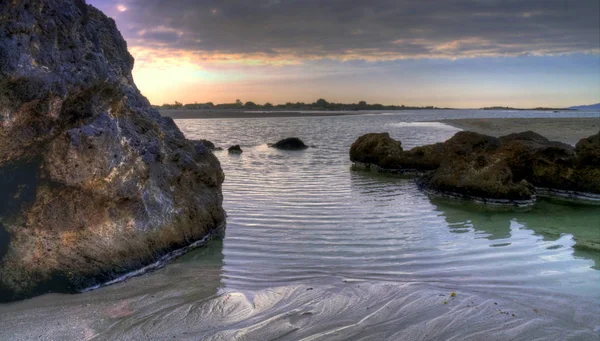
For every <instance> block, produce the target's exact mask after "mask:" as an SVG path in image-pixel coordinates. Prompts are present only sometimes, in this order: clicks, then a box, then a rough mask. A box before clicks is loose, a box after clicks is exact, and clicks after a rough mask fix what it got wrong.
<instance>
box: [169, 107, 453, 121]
mask: <svg viewBox="0 0 600 341" xmlns="http://www.w3.org/2000/svg"><path fill="white" fill-rule="evenodd" d="M415 110H420V109H415ZM436 110H458V109H436ZM390 111H395V110H382V111H381V110H380V111H373V110H353V111H347V110H323V111H316V110H315V111H299V110H295V111H294V110H290V111H286V110H268V111H267V110H227V109H216V110H208V109H206V110H197V109H196V110H194V109H171V110H160V113H161V115H163V116H168V117H171V118H173V119H210V118H266V117H321V116H352V115H368V114H381V113H383V112H390Z"/></svg>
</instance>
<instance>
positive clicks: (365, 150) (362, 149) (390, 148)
mask: <svg viewBox="0 0 600 341" xmlns="http://www.w3.org/2000/svg"><path fill="white" fill-rule="evenodd" d="M401 155H402V143H401V142H400V141H396V140H394V139H393V138H391V137H390V134H388V133H371V134H366V135H363V136H361V137H359V138H358V139H357V140H356V141H355V142H354V143H353V144H352V146H351V147H350V160H352V161H353V162H361V163H366V164H373V165H376V166H378V167H381V168H393V165H394V164H395V162H396V160H398V159H399V158H400V157H401Z"/></svg>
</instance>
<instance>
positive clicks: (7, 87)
mask: <svg viewBox="0 0 600 341" xmlns="http://www.w3.org/2000/svg"><path fill="white" fill-rule="evenodd" d="M132 68H133V58H132V57H131V55H130V54H129V53H128V51H127V45H126V43H125V40H123V38H122V37H121V35H120V33H119V31H118V30H117V28H116V26H115V23H114V21H113V20H112V19H110V18H108V17H106V16H105V15H104V14H102V13H101V12H100V11H99V10H97V9H95V8H93V7H91V6H87V5H86V4H85V2H84V1H82V0H31V1H27V2H23V1H8V2H4V3H3V4H2V5H1V6H0V185H1V188H2V190H0V199H2V200H0V201H1V202H0V222H1V227H0V248H1V249H2V251H1V252H0V257H1V258H0V301H7V300H12V299H18V298H23V297H28V296H32V295H35V294H40V293H44V292H47V291H61V292H72V291H75V290H78V289H82V288H84V287H88V286H92V285H95V284H98V283H99V282H102V281H107V280H110V279H113V278H115V277H116V276H119V275H120V274H123V273H124V272H127V271H130V270H133V269H135V268H137V267H140V266H143V265H147V264H149V263H152V262H154V261H155V260H157V259H158V258H159V257H161V256H162V255H164V254H165V253H167V252H169V251H171V250H173V249H177V248H180V247H183V246H186V245H188V244H190V243H192V242H194V241H196V240H199V239H202V238H204V237H205V236H207V235H208V234H210V233H211V231H213V230H215V229H216V228H217V227H218V226H219V225H222V223H223V222H224V220H225V212H224V210H223V208H222V194H221V184H222V182H223V179H224V175H223V172H222V170H221V167H220V164H219V161H218V160H217V158H216V157H215V156H214V155H213V154H212V153H210V152H202V151H199V150H198V149H197V148H196V146H195V145H194V143H192V142H190V141H188V140H186V139H185V137H184V136H183V134H182V133H181V132H180V131H179V129H178V128H177V126H176V125H175V123H174V122H173V120H172V119H170V118H165V117H161V116H160V114H159V113H158V112H157V111H156V110H154V109H152V107H151V106H150V103H149V102H148V100H147V99H146V98H145V97H143V96H142V95H141V94H140V92H139V91H138V89H137V87H136V86H135V84H134V83H133V78H132V76H131V70H132Z"/></svg>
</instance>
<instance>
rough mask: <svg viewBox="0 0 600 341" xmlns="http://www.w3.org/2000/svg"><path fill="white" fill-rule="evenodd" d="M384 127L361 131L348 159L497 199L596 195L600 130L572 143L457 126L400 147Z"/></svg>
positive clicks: (429, 185) (430, 186) (454, 192)
mask: <svg viewBox="0 0 600 341" xmlns="http://www.w3.org/2000/svg"><path fill="white" fill-rule="evenodd" d="M400 145H401V144H400V142H399V141H396V140H394V139H392V138H391V137H390V136H389V135H388V134H387V133H381V134H366V135H363V136H361V137H359V138H358V139H357V140H356V142H354V144H353V145H352V147H351V148H350V159H351V160H352V161H354V162H356V163H366V164H371V165H375V166H376V167H377V168H378V169H380V170H384V171H389V172H399V173H406V172H414V171H418V172H420V173H421V175H422V177H421V178H420V179H419V181H418V182H419V184H420V185H421V186H422V187H423V188H424V189H425V190H427V191H430V192H435V193H438V194H443V195H446V196H451V197H458V198H463V199H470V200H476V201H483V202H490V203H500V204H518V205H523V204H530V203H533V202H534V201H535V198H536V195H552V196H563V197H575V198H578V199H589V200H600V133H599V134H598V135H594V136H591V137H589V138H587V139H582V140H581V141H580V142H579V143H578V144H577V146H576V148H573V147H572V146H569V145H567V144H564V143H561V142H553V141H549V140H548V139H546V138H545V137H543V136H541V135H539V134H536V133H534V132H531V131H528V132H523V133H519V134H511V135H508V136H503V137H500V138H495V137H491V136H486V135H481V134H477V133H473V132H465V131H463V132H458V133H457V134H456V135H454V136H453V137H452V138H451V139H449V140H448V141H446V142H444V143H436V144H433V145H428V146H422V147H417V148H414V149H412V150H408V151H404V150H402V148H401V147H400Z"/></svg>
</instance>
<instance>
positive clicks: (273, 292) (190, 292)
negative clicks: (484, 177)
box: [0, 111, 600, 340]
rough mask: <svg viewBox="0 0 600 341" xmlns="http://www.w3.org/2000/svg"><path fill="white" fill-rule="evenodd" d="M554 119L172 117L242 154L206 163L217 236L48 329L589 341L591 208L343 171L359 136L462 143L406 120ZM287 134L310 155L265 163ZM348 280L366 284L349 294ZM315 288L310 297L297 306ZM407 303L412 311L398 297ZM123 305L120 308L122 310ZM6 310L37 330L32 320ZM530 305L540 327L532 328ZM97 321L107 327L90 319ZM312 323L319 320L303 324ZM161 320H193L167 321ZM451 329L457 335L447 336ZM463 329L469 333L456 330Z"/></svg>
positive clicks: (596, 282) (594, 303)
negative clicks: (498, 203) (482, 197)
mask: <svg viewBox="0 0 600 341" xmlns="http://www.w3.org/2000/svg"><path fill="white" fill-rule="evenodd" d="M565 115H573V114H565V113H536V112H480V111H476V112H469V111H463V112H459V111H419V112H416V113H413V112H401V113H398V114H390V115H377V116H374V115H365V116H338V117H310V118H267V119H260V118H252V119H210V120H178V121H176V123H177V124H178V126H179V127H180V128H181V130H182V131H183V132H184V133H185V135H186V136H187V137H188V138H191V139H200V138H203V139H208V140H211V141H213V142H214V143H215V144H216V145H217V146H221V147H224V148H225V149H226V148H227V147H228V146H230V145H232V144H240V145H241V147H242V149H243V150H244V152H243V154H241V155H239V156H236V155H228V154H227V152H226V151H220V152H216V155H217V156H218V158H219V159H220V160H221V164H222V167H223V169H224V171H225V174H226V180H225V183H224V186H223V194H224V203H223V204H224V207H225V209H226V210H227V212H228V218H227V230H226V233H225V235H224V237H223V239H222V240H215V241H212V242H210V243H209V245H207V246H206V247H203V248H201V249H199V250H196V251H194V252H192V253H190V254H188V255H186V256H184V257H183V258H181V259H179V260H177V261H176V262H175V263H174V264H171V265H168V266H167V267H166V268H165V269H162V270H159V271H157V272H154V273H151V274H147V275H145V276H143V277H142V278H136V279H132V280H130V281H127V282H125V283H121V284H118V285H116V286H112V287H108V288H104V289H100V290H97V291H94V292H90V293H85V294H83V295H78V296H75V297H77V299H76V300H77V302H74V303H72V304H71V303H64V307H63V308H59V309H55V310H53V312H52V314H54V315H56V316H62V315H61V314H72V313H77V314H82V316H87V317H83V318H82V319H83V320H84V321H86V322H85V323H84V324H85V328H87V329H85V328H83V327H81V325H76V327H77V326H79V328H80V329H81V328H83V329H81V330H84V329H85V330H86V332H85V333H83V332H82V334H68V333H67V334H65V333H63V334H61V332H60V330H58V331H57V334H56V335H59V336H64V337H66V336H69V337H70V336H73V335H76V336H79V335H80V336H85V337H87V338H88V339H93V338H94V337H95V338H97V339H104V338H111V337H115V336H116V335H120V336H123V335H126V334H127V335H129V337H131V338H132V339H136V338H139V337H143V336H144V335H146V336H148V335H147V334H144V333H145V332H148V331H150V333H151V334H149V335H152V333H157V334H160V335H163V336H164V337H167V336H170V335H173V336H177V338H186V337H183V336H182V334H181V333H179V332H181V331H182V330H188V331H189V334H185V335H187V336H189V338H190V339H205V338H206V339H210V338H213V339H223V340H227V339H240V340H241V339H256V338H261V339H274V338H276V337H279V338H282V339H297V338H300V336H302V337H307V339H311V337H312V338H317V339H335V337H339V338H340V339H345V338H356V339H359V338H362V339H386V338H387V339H399V334H398V331H399V330H402V332H403V333H405V334H402V335H405V336H406V335H412V337H411V338H415V339H418V338H419V337H420V339H429V338H428V337H426V336H423V335H430V337H432V338H434V339H436V338H439V339H445V338H449V337H453V336H457V335H462V336H461V338H468V337H472V338H473V339H478V338H480V337H482V335H485V334H477V333H479V332H482V330H486V331H487V330H490V331H491V330H492V329H493V328H506V329H507V330H510V331H512V332H513V333H514V334H512V336H511V334H498V335H504V337H508V338H510V337H515V336H518V337H519V338H523V339H527V337H526V335H529V334H528V333H536V332H539V331H540V329H539V326H554V327H553V328H557V329H556V330H555V331H553V332H551V333H550V332H549V333H550V334H548V335H553V334H552V333H555V334H556V335H557V337H558V336H560V337H558V339H562V338H563V336H566V335H567V334H569V333H571V332H573V333H575V334H574V335H570V337H573V339H595V338H596V337H597V336H598V337H600V318H599V317H598V316H600V315H599V314H600V271H599V269H600V206H584V205H573V204H570V205H568V204H564V203H558V202H552V201H541V202H539V203H538V204H537V205H536V206H535V207H533V208H530V209H527V210H520V211H517V210H514V209H490V208H486V207H482V206H480V205H474V204H464V203H459V202H454V201H447V200H442V199H435V198H429V197H428V196H427V195H425V194H423V193H422V192H420V191H419V190H418V189H417V187H416V186H415V184H414V182H413V180H412V179H411V178H402V177H394V176H389V175H381V174H376V173H372V172H364V171H353V170H351V163H350V161H349V159H348V151H349V147H350V145H351V144H352V142H353V141H354V140H355V139H356V138H357V137H358V136H360V135H362V134H364V133H367V132H381V131H387V132H389V133H390V134H391V136H392V137H394V138H396V139H400V140H402V143H403V146H404V147H405V148H411V147H414V146H418V145H424V144H430V143H434V142H439V141H444V140H446V139H448V138H450V137H451V136H452V135H453V134H454V133H455V132H457V131H458V129H456V128H453V127H450V126H446V125H443V124H440V123H435V122H425V123H423V122H419V123H413V122H415V121H434V120H436V119H442V118H453V117H485V116H490V117H491V116H493V117H564V116H565ZM579 115H580V116H591V117H597V116H598V114H597V113H596V114H579ZM290 136H297V137H300V138H301V139H302V140H304V141H305V143H307V144H308V145H311V146H312V148H309V149H307V150H305V151H277V150H275V149H272V148H269V147H268V146H267V143H273V142H276V141H277V140H279V139H281V138H284V137H290ZM351 283H364V285H363V286H362V287H360V286H356V287H352V289H348V285H349V284H351ZM386 285H389V287H388V286H386ZM382 286H383V287H382ZM415 288H420V289H419V290H425V291H418V290H417V289H415ZM347 290H351V291H350V292H347ZM415 290H417V291H415ZM313 291H314V295H316V296H314V297H313V296H310V297H309V296H306V295H309V294H312V292H313ZM450 291H456V292H459V296H460V297H463V296H467V297H469V298H464V300H465V301H464V302H463V301H460V302H461V304H463V303H464V311H463V310H459V309H458V307H456V308H455V309H456V310H449V311H447V312H446V311H442V312H440V311H439V309H442V308H440V307H444V309H445V307H446V306H449V305H448V304H444V303H443V301H444V300H447V299H449V296H448V293H449V292H450ZM438 292H439V294H438ZM463 292H464V293H465V294H462V293H463ZM410 293H415V294H414V295H413V296H414V302H418V304H416V303H414V302H413V304H415V306H411V303H410V302H409V303H407V302H404V301H402V302H399V301H398V297H399V296H405V295H408V294H410ZM442 294H445V296H440V295H442ZM337 295H341V296H339V297H338V296H337ZM461 295H462V296H461ZM155 296H156V297H155ZM438 296H439V297H438ZM56 297H60V299H61V300H63V299H64V296H63V295H49V296H47V297H43V298H39V299H36V300H39V301H40V302H42V303H39V305H41V306H45V307H50V306H52V305H53V304H54V303H53V302H55V300H56V299H57V298H56ZM150 297H152V298H150ZM240 297H241V298H240ZM490 297H491V298H490ZM492 298H493V299H492ZM36 300H32V301H33V302H35V301H36ZM379 300H385V301H386V302H380V304H381V306H382V307H384V306H385V307H387V308H390V307H391V306H389V305H388V304H392V303H391V302H393V304H396V306H395V308H394V309H392V310H393V311H394V312H396V314H397V315H394V314H393V313H389V312H388V313H386V314H383V313H382V312H381V311H383V310H382V309H383V308H381V309H380V310H377V311H378V314H380V315H376V318H374V317H373V316H375V315H372V314H371V313H369V314H370V315H369V314H367V315H365V314H366V313H365V314H362V315H361V314H358V313H357V312H356V311H358V308H357V307H360V309H364V307H366V309H365V311H368V309H369V307H370V304H373V305H377V304H379V303H377V302H378V301H379ZM319 301H322V302H321V303H322V304H323V307H322V308H318V307H320V306H319V304H318V302H319ZM474 301H475V302H474ZM99 302H103V303H99ZM107 302H108V303H107ZM122 302H128V303H127V304H126V308H123V307H122V306H120V305H119V304H122ZM316 302H317V303H316ZM457 302H458V301H457ZM498 302H505V304H506V305H507V306H508V307H511V309H513V311H517V310H518V309H520V308H516V305H518V304H522V305H523V306H522V308H523V309H522V311H521V310H519V312H518V313H516V315H515V314H513V315H512V317H511V318H513V320H510V321H513V322H510V321H509V320H507V321H508V322H503V321H497V319H499V318H500V317H498V316H504V315H501V314H502V312H501V314H500V315H499V314H498V310H499V309H498V307H497V306H496V305H497V304H498ZM450 303H452V302H450ZM31 304H34V305H35V303H31ZM85 304H88V306H89V304H92V305H97V306H98V307H100V308H98V311H100V312H98V311H95V312H94V313H92V312H89V311H88V310H86V309H84V308H82V307H84V306H85ZM103 304H104V305H103ZM17 307H18V308H19V309H20V310H22V311H23V314H30V315H28V316H30V317H32V318H35V316H36V315H35V313H32V312H31V311H32V310H27V309H25V308H23V307H22V306H20V305H17ZM119 307H120V308H119ZM422 307H429V308H422ZM461 307H462V306H461ZM519 307H521V306H519ZM309 308H310V309H309ZM346 308H347V309H348V311H346V310H344V309H346ZM477 308H479V309H480V311H483V310H485V309H487V310H485V311H489V312H490V313H489V316H488V315H477V316H478V317H476V318H475V317H473V316H475V315H476V314H474V313H473V311H474V310H473V309H477ZM111 309H117V310H116V313H115V310H111ZM419 309H430V310H426V311H424V312H422V313H420V316H421V315H422V316H430V317H431V314H439V315H440V316H443V317H444V318H445V319H447V321H446V322H444V324H443V326H442V327H436V328H438V329H436V330H439V334H435V333H433V334H432V333H430V334H427V333H428V332H427V331H428V330H430V329H431V328H433V326H432V325H431V323H433V322H432V319H433V317H432V318H431V319H426V320H423V321H412V320H406V316H410V315H411V314H414V312H416V311H419ZM436 309H437V310H436ZM538 309H543V310H544V311H546V312H547V314H546V317H543V318H542V317H539V316H541V315H540V313H539V310H538ZM121 310H123V312H121ZM500 310H501V309H500ZM182 311H185V313H184V312H182ZM332 311H335V313H334V312H332ZM360 311H362V310H360ZM525 311H526V312H527V313H525ZM532 311H534V312H532ZM42 312H44V310H39V311H37V313H39V314H42ZM102 312H104V313H102ZM318 312H320V314H321V315H319V314H318ZM400 312H402V314H400ZM434 312H435V313H434ZM1 313H2V310H1V309H0V316H2V315H1ZM86 314H87V315H86ZM102 314H108V317H103V318H102V320H101V321H103V322H99V321H98V319H99V317H98V316H104V315H102ZM357 314H358V315H357ZM381 314H383V315H381ZM461 314H463V315H461ZM478 314H479V313H478ZM511 314H512V313H511ZM556 314H558V315H556ZM313 315H314V316H320V317H319V318H318V319H316V320H315V319H313V320H311V321H309V320H304V319H305V318H308V316H313ZM530 315H531V316H530ZM173 316H177V318H176V319H175V318H173ZM4 317H5V318H6V315H5V316H4ZM457 317H460V318H461V319H464V320H465V321H470V323H469V324H468V325H467V326H461V324H460V321H458V320H453V319H457ZM40 318H41V317H40ZM46 318H47V317H46ZM474 318H475V322H477V323H475V322H473V321H474V320H473V319H474ZM540 318H541V320H540ZM551 318H555V319H556V321H558V322H556V321H554V320H551ZM171 319H172V321H181V320H185V321H188V322H189V320H190V319H192V322H193V323H191V324H190V323H188V324H185V326H182V325H180V324H178V323H179V322H177V323H176V322H170V324H168V325H164V323H166V322H164V321H171ZM319 319H320V320H319ZM514 319H519V320H518V321H519V322H514V321H516V320H514ZM544 319H545V320H544ZM433 320H435V319H433ZM480 320H481V321H480ZM48 321H49V323H50V321H51V320H48ZM107 321H112V322H110V323H109V322H107ZM152 321H154V322H153V324H150V322H152ZM159 321H163V322H159ZM303 321H304V322H303ZM324 321H327V323H330V324H331V325H330V324H327V323H325V322H324ZM365 321H366V322H365ZM440 321H445V320H444V319H442V318H441V317H440ZM478 321H479V322H481V326H480V327H477V326H478V325H479V324H478V323H479V322H478ZM482 321H487V322H482ZM532 321H538V322H536V323H537V324H536V323H533V322H532ZM540 321H541V322H540ZM0 322H2V318H1V317H0ZM359 322H360V323H363V322H364V324H365V326H359V325H360V323H359ZM392 322H393V323H392ZM81 323H83V322H81ZM157 323H158V326H157ZM160 323H163V325H161V324H160ZM440 323H442V322H440ZM486 323H488V325H486ZM510 323H514V325H510ZM544 323H545V324H544ZM453 324H456V326H455V329H452V328H450V327H449V326H452V325H453ZM417 325H418V326H420V327H419V328H421V329H415V328H416V327H414V326H417ZM190 326H195V327H190ZM348 326H350V327H348ZM357 326H359V327H357ZM373 326H379V327H377V328H380V329H377V328H375V329H373V328H374V327H373ZM492 326H494V327H492ZM76 327H73V329H74V330H75V329H76ZM159 327H160V328H159ZM340 328H341V329H340ZM356 328H358V329H356ZM448 328H450V329H448ZM478 328H479V329H481V330H479V329H478ZM561 328H562V329H561ZM594 329H596V330H594ZM207 330H208V331H207ZM357 330H358V331H357ZM376 330H377V332H376ZM465 330H469V333H470V334H461V333H464V331H465ZM502 330H504V329H502ZM575 330H579V332H581V333H583V334H577V333H576V332H575ZM424 331H425V332H424ZM411 332H412V333H413V334H410V333H411ZM406 333H408V334H406ZM444 333H445V334H444ZM502 333H504V331H502ZM586 333H587V334H586ZM1 334H2V333H1V332H0V336H1ZM431 335H437V336H431ZM531 335H532V337H533V335H534V334H531ZM334 336H335V337H334ZM400 339H401V338H400Z"/></svg>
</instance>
